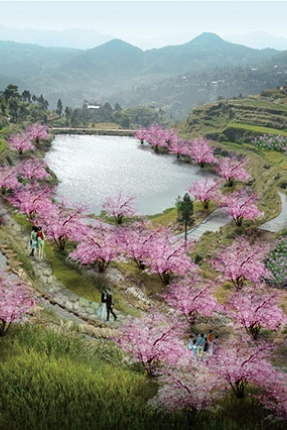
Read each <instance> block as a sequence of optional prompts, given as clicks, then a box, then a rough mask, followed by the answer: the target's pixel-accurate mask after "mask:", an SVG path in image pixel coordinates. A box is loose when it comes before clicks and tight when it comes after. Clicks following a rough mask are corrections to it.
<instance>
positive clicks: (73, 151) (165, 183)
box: [45, 135, 211, 215]
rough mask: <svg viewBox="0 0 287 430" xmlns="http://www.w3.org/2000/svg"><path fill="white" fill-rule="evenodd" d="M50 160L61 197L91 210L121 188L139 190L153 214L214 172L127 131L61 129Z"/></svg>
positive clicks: (141, 204) (139, 201)
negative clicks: (158, 151)
mask: <svg viewBox="0 0 287 430" xmlns="http://www.w3.org/2000/svg"><path fill="white" fill-rule="evenodd" d="M45 161H46V162H47V164H48V166H49V167H50V168H51V169H52V170H53V171H54V172H55V174H56V175H57V177H58V179H59V181H60V184H59V185H58V187H57V192H56V195H57V198H64V199H65V201H67V202H69V203H70V205H71V206H73V205H74V204H79V203H80V204H84V205H85V206H86V207H87V210H86V212H93V213H96V214H99V213H100V212H101V210H102V203H103V202H104V201H105V200H106V198H107V197H109V196H112V195H115V194H117V193H119V192H120V191H122V192H123V193H124V194H128V195H130V194H133V195H135V196H136V209H137V210H138V212H139V213H141V214H145V215H153V214H156V213H159V212H162V211H164V210H165V209H167V208H169V207H173V206H174V205H175V201H176V198H177V196H179V195H180V196H183V195H184V193H185V192H186V191H187V189H188V188H189V187H190V186H191V185H192V184H193V183H194V182H196V181H198V180H199V179H201V178H203V177H205V176H207V175H208V176H211V174H210V173H208V172H207V171H206V170H203V169H201V168H200V167H198V166H193V165H191V164H187V163H184V162H182V161H178V160H176V157H175V156H172V155H157V154H155V153H154V151H153V150H152V149H151V148H150V146H149V145H148V144H144V145H141V144H140V143H139V142H138V141H137V140H136V139H134V138H133V137H122V136H95V135H93V136H91V135H57V136H56V137H55V139H54V141H53V142H52V147H51V149H50V151H49V152H48V153H47V155H46V157H45Z"/></svg>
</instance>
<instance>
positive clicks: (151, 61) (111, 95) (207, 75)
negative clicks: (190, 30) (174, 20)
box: [0, 33, 287, 119]
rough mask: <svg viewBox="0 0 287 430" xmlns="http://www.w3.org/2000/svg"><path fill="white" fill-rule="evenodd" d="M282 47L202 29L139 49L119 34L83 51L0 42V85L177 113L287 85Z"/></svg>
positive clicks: (69, 101)
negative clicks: (175, 41)
mask: <svg viewBox="0 0 287 430" xmlns="http://www.w3.org/2000/svg"><path fill="white" fill-rule="evenodd" d="M286 77H287V51H283V52H280V51H276V50H274V49H261V50H259V49H253V48H248V47H246V46H243V45H238V44H234V43H230V42H227V41H225V40H223V39H222V38H220V37H219V36H217V35H215V34H212V33H203V34H201V35H200V36H198V37H196V38H194V39H193V40H191V41H190V42H188V43H185V44H182V45H177V46H166V47H163V48H158V49H151V50H146V51H143V50H142V49H140V48H138V47H136V46H133V45H131V44H129V43H127V42H124V41H122V40H120V39H113V40H110V41H108V42H105V43H104V44H102V45H99V46H97V47H94V48H91V49H87V50H83V49H75V48H63V47H58V48H51V47H43V46H39V45H32V44H23V43H17V42H9V41H0V88H1V89H3V88H4V87H5V86H6V85H8V84H9V83H15V84H17V85H18V86H19V88H20V90H23V89H29V90H30V91H32V92H34V93H36V94H40V93H42V94H43V95H44V96H45V98H46V99H47V100H48V101H49V103H50V106H51V107H52V108H53V107H54V105H55V104H56V102H57V100H58V99H59V98H61V99H62V101H63V104H64V105H68V106H72V107H75V106H81V105H82V103H83V100H84V99H85V100H87V101H89V102H97V103H102V102H106V101H109V102H110V103H116V102H118V103H120V104H122V105H124V106H132V105H135V104H147V105H154V106H160V107H162V108H163V109H164V110H166V112H167V113H168V114H169V115H170V116H172V117H173V118H174V119H181V118H183V117H184V116H185V115H186V114H187V113H188V112H189V111H190V109H191V108H192V107H193V106H195V105H197V104H200V103H204V102H208V101H214V100H216V99H217V98H218V97H232V96H237V95H239V94H242V95H245V94H251V93H252V94H254V93H258V92H260V91H262V90H264V89H266V88H274V87H277V86H280V85H283V84H285V82H286Z"/></svg>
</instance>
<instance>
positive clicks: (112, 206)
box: [103, 192, 136, 225]
mask: <svg viewBox="0 0 287 430" xmlns="http://www.w3.org/2000/svg"><path fill="white" fill-rule="evenodd" d="M134 203H135V196H126V195H124V194H123V193H122V192H120V193H119V194H118V195H117V196H111V197H109V198H108V199H107V200H106V201H105V202H104V203H103V208H104V209H105V211H106V212H107V213H108V215H110V216H113V217H115V219H116V222H117V224H119V225H120V224H122V222H123V218H124V217H126V218H131V217H133V216H134V215H135V214H136V210H135V207H134Z"/></svg>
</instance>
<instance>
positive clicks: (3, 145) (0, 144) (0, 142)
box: [0, 137, 6, 154]
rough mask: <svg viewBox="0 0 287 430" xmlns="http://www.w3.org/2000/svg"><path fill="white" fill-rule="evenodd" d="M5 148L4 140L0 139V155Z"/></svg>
mask: <svg viewBox="0 0 287 430" xmlns="http://www.w3.org/2000/svg"><path fill="white" fill-rule="evenodd" d="M5 148H6V142H5V140H4V139H3V138H2V137H1V138H0V154H1V153H2V152H3V151H4V149H5Z"/></svg>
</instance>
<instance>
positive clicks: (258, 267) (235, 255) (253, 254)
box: [212, 238, 270, 290]
mask: <svg viewBox="0 0 287 430" xmlns="http://www.w3.org/2000/svg"><path fill="white" fill-rule="evenodd" d="M267 252H268V250H267V249H266V248H265V247H264V246H262V244H260V243H259V244H253V245H252V244H251V243H250V242H249V241H248V240H246V239H243V238H239V239H238V240H236V241H235V242H233V243H232V245H230V246H229V247H227V248H220V249H218V251H217V253H216V255H215V257H214V258H213V259H212V265H213V267H214V268H215V269H216V270H218V271H219V272H221V279H228V280H230V281H232V283H233V284H234V286H235V288H236V289H237V290H240V289H241V288H242V287H243V285H244V283H245V281H246V280H248V281H253V282H260V281H261V280H262V279H263V278H264V277H268V276H269V275H270V274H269V272H268V270H267V269H266V267H265V265H264V263H263V259H264V257H265V256H266V253H267Z"/></svg>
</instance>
